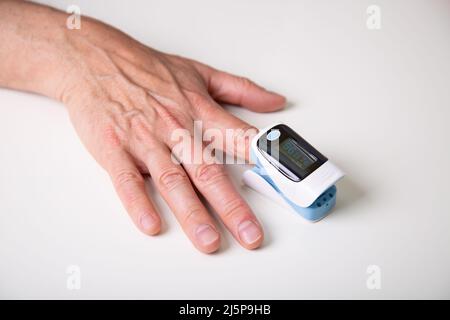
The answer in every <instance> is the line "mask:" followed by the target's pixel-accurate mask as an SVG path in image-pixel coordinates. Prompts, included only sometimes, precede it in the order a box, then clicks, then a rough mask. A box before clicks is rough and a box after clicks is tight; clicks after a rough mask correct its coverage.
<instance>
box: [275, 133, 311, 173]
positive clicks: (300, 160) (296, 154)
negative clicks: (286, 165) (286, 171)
mask: <svg viewBox="0 0 450 320" xmlns="http://www.w3.org/2000/svg"><path fill="white" fill-rule="evenodd" d="M280 152H281V153H282V154H283V155H284V156H286V157H287V158H288V159H289V160H291V161H292V162H293V163H295V164H296V165H297V166H299V168H300V169H301V170H306V169H308V168H309V167H310V166H311V165H312V164H313V163H314V162H316V160H317V159H316V158H315V157H314V156H313V155H311V154H309V153H308V152H307V151H306V150H304V149H303V148H301V147H300V146H299V145H298V144H297V143H296V142H295V140H293V139H291V138H287V139H285V140H284V141H283V142H282V143H281V144H280Z"/></svg>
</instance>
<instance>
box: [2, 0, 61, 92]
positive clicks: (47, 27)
mask: <svg viewBox="0 0 450 320" xmlns="http://www.w3.org/2000/svg"><path fill="white" fill-rule="evenodd" d="M66 18H67V16H66V15H65V14H64V13H62V12H60V11H57V10H54V9H51V8H49V7H46V6H41V5H37V4H33V3H29V2H24V1H3V0H0V43H1V45H0V87H7V88H12V89H17V90H24V91H31V92H36V93H39V94H43V95H46V96H49V97H52V98H56V99H59V98H60V97H59V95H60V93H61V92H62V91H61V86H63V85H64V82H65V73H66V72H68V63H67V62H66V61H65V60H66V55H65V54H64V52H65V50H64V48H63V47H64V43H65V41H64V39H65V37H66V34H65V33H66V32H67V29H66V28H65V20H66ZM66 67H67V69H66Z"/></svg>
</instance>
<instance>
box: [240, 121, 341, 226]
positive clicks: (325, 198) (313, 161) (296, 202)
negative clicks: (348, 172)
mask: <svg viewBox="0 0 450 320" xmlns="http://www.w3.org/2000/svg"><path fill="white" fill-rule="evenodd" d="M251 157H252V160H253V161H254V163H255V167H254V168H253V169H252V170H247V171H246V172H245V173H244V183H245V184H246V185H248V186H249V187H251V188H252V189H254V190H256V191H258V192H260V193H262V194H264V195H266V196H268V197H269V198H271V199H273V200H275V201H277V202H278V203H281V204H283V205H284V206H287V207H289V208H290V209H292V210H294V211H295V212H296V213H297V214H299V215H300V216H302V217H303V218H305V219H306V220H308V221H311V222H316V221H319V220H321V219H322V218H324V217H325V216H326V215H327V214H328V213H329V212H330V210H331V209H332V208H333V207H334V205H335V204H336V191H337V189H336V186H335V183H336V182H337V181H338V180H339V179H341V178H342V177H343V176H344V173H343V172H342V171H341V170H340V169H339V168H338V167H337V166H336V165H334V164H333V163H332V162H331V161H330V160H328V159H327V158H326V157H325V156H324V155H323V154H321V153H320V152H319V151H317V150H316V149H315V148H314V147H313V146H312V145H310V144H309V143H308V142H307V141H306V140H304V139H303V138H302V137H301V136H300V135H299V134H298V133H296V132H295V131H294V130H292V129H291V128H290V127H288V126H287V125H284V124H276V125H274V126H270V127H268V128H266V129H263V130H261V131H260V132H259V134H258V135H256V137H254V138H253V140H252V142H251Z"/></svg>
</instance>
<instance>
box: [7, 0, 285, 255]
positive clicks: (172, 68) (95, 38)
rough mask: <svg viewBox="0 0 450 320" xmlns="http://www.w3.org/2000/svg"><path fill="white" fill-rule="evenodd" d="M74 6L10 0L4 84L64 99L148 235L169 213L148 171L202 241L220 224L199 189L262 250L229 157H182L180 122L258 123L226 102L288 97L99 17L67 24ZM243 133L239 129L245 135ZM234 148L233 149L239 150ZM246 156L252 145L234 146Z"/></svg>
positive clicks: (186, 125) (256, 104) (276, 103)
mask: <svg viewBox="0 0 450 320" xmlns="http://www.w3.org/2000/svg"><path fill="white" fill-rule="evenodd" d="M66 18H67V15H66V14H64V13H61V12H58V11H56V10H53V9H50V8H47V7H43V6H38V5H34V4H27V3H20V2H19V3H18V2H15V1H13V2H8V1H0V40H1V41H2V43H9V44H11V45H9V46H3V47H2V48H1V49H0V60H2V61H3V62H0V74H1V75H0V85H1V86H5V87H9V88H14V89H19V90H27V91H33V92H37V93H40V94H43V95H47V96H49V97H52V98H55V99H58V100H60V101H62V102H63V103H64V104H65V105H66V106H67V109H68V112H69V114H70V118H71V121H72V123H73V125H74V127H75V129H76V131H77V133H78V135H79V137H80V139H81V140H82V142H83V143H84V145H85V146H86V147H87V149H88V150H89V152H90V153H91V154H92V155H93V157H94V158H95V159H96V160H97V162H98V163H99V164H100V165H101V166H102V167H103V168H104V169H105V170H106V171H107V172H108V174H109V175H110V177H111V180H112V183H113V184H114V187H115V189H116V191H117V194H118V196H119V197H120V199H121V201H122V203H123V204H124V206H125V208H126V210H127V212H128V214H129V215H130V218H131V219H132V220H133V222H134V224H135V225H136V226H137V227H138V228H139V229H140V230H141V231H142V232H144V233H146V234H148V235H156V234H158V233H159V232H160V230H161V219H160V216H159V215H158V213H157V210H156V209H155V206H154V204H153V202H152V200H151V199H150V198H149V195H148V194H147V192H146V189H145V184H144V177H143V174H150V176H151V178H152V179H153V181H154V185H155V187H156V188H157V190H158V191H159V192H160V194H161V195H162V197H163V198H164V199H165V201H166V202H167V203H168V205H169V207H170V208H171V210H172V211H173V213H174V214H175V216H176V218H177V220H178V221H179V223H180V225H181V226H182V228H183V230H184V232H185V233H186V234H187V236H188V237H189V239H190V240H191V241H192V243H193V244H194V245H195V246H196V247H197V248H198V249H199V250H200V251H202V252H206V253H210V252H214V251H216V250H217V249H218V248H219V246H220V233H219V231H218V229H217V227H216V223H215V221H214V219H213V217H212V216H211V215H210V213H208V212H207V210H206V208H205V206H204V205H203V203H202V202H201V201H200V199H199V197H198V195H197V194H196V191H195V189H194V186H195V188H196V189H197V190H198V192H200V193H201V194H202V195H203V197H204V198H205V199H206V200H207V201H208V202H209V203H210V205H211V206H212V208H213V209H214V210H215V211H216V212H217V214H218V216H219V217H220V219H221V220H222V222H223V223H224V225H225V226H226V227H227V229H228V230H229V232H231V234H232V235H233V236H234V237H235V239H236V240H237V241H238V242H239V243H240V244H241V245H242V246H244V247H245V248H248V249H254V248H257V247H259V246H260V245H261V243H262V241H263V230H262V227H261V225H260V223H259V222H258V220H257V218H256V217H255V215H254V214H253V213H252V211H251V209H250V208H249V206H248V205H247V203H246V202H245V201H244V200H243V198H242V197H241V196H240V194H239V193H238V192H237V191H236V190H235V188H234V187H233V185H232V183H231V181H230V180H229V178H228V177H227V175H226V173H225V171H224V169H223V166H222V165H220V164H211V163H197V164H193V163H186V162H185V163H182V164H177V163H175V162H174V161H172V159H171V148H173V147H174V143H176V142H175V141H173V139H171V133H172V132H173V130H175V129H180V128H181V129H187V130H189V132H191V133H192V132H193V123H194V120H201V121H203V129H204V130H206V129H209V128H217V129H219V130H221V131H223V132H224V131H225V130H226V129H244V130H246V129H249V128H252V126H251V125H249V124H248V123H246V122H244V121H242V120H240V119H238V118H236V117H234V116H233V115H231V114H230V113H228V112H227V111H226V110H224V109H223V108H222V107H221V106H220V105H219V104H218V102H226V103H230V104H236V105H240V106H243V107H246V108H249V109H251V110H253V111H256V112H270V111H275V110H278V109H280V108H282V107H283V106H284V104H285V99H284V97H282V96H280V95H278V94H275V93H273V92H269V91H267V90H265V89H263V88H262V87H260V86H258V85H256V84H255V83H253V82H251V81H250V80H248V79H246V78H242V77H238V76H233V75H230V74H228V73H225V72H221V71H218V70H216V69H213V68H211V67H209V66H206V65H204V64H201V63H199V62H196V61H193V60H189V59H186V58H182V57H178V56H175V55H170V54H165V53H162V52H159V51H156V50H154V49H151V48H149V47H146V46H144V45H143V44H141V43H139V42H137V41H135V40H134V39H132V38H130V37H129V36H127V35H126V34H124V33H122V32H120V31H118V30H116V29H114V28H112V27H110V26H108V25H106V24H103V23H101V22H98V21H96V20H93V19H89V18H85V17H83V18H82V28H81V30H68V29H67V28H66V27H65V21H66ZM236 138H237V137H236ZM230 150H231V151H230ZM225 151H228V152H234V153H236V154H237V155H238V156H244V155H246V154H247V152H246V151H248V150H244V151H242V150H237V149H235V148H231V149H228V148H227V150H225Z"/></svg>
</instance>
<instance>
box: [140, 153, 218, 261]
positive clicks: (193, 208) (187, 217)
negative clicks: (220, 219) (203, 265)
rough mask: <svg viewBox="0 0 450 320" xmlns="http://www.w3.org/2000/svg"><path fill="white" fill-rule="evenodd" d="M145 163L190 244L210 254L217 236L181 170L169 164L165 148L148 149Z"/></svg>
mask: <svg viewBox="0 0 450 320" xmlns="http://www.w3.org/2000/svg"><path fill="white" fill-rule="evenodd" d="M145 162H146V164H147V167H148V170H149V172H150V175H151V176H152V178H153V180H154V182H155V185H156V187H157V189H158V190H159V192H160V193H161V195H162V196H163V198H164V199H165V201H166V202H167V204H168V205H169V207H170V208H171V210H172V211H173V213H174V214H175V216H176V218H177V220H178V221H179V223H180V225H181V227H182V228H183V230H184V232H185V233H186V234H187V236H188V237H189V239H190V240H191V241H192V243H193V244H194V245H195V246H196V247H197V248H198V249H199V250H200V251H202V252H205V253H211V252H214V251H216V250H217V249H218V248H219V246H220V234H219V232H218V231H217V228H216V226H215V224H214V221H213V219H212V217H211V216H210V215H209V214H208V212H207V210H206V209H205V207H204V206H203V204H202V203H201V201H200V199H199V198H198V196H197V194H196V193H195V190H194V188H193V187H192V184H191V182H190V180H189V178H188V176H187V174H186V172H185V171H184V170H183V168H182V167H181V166H180V165H179V164H176V163H174V162H173V160H172V158H171V155H170V151H169V150H168V149H167V147H165V146H159V147H156V148H152V149H151V151H150V152H149V153H148V155H147V157H146V159H145Z"/></svg>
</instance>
